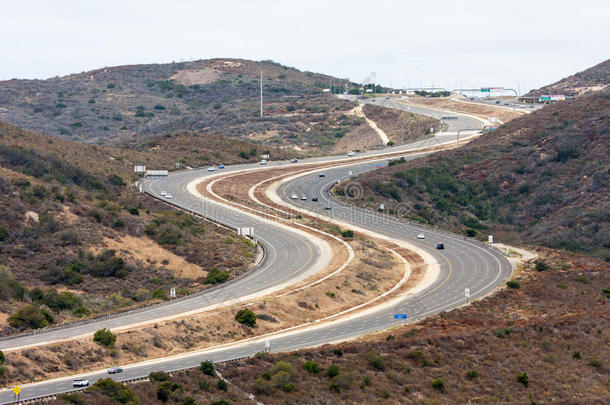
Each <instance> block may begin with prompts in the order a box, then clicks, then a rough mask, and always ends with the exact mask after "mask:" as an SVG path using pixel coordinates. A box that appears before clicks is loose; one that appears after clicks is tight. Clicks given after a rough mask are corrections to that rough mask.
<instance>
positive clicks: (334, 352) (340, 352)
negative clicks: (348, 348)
mask: <svg viewBox="0 0 610 405" xmlns="http://www.w3.org/2000/svg"><path fill="white" fill-rule="evenodd" d="M333 354H334V355H335V356H339V357H341V356H343V350H341V349H334V350H333Z"/></svg>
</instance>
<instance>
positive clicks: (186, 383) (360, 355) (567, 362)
mask: <svg viewBox="0 0 610 405" xmlns="http://www.w3.org/2000/svg"><path fill="white" fill-rule="evenodd" d="M545 260H546V261H545V263H546V264H548V265H549V267H550V269H549V270H546V271H536V270H534V266H533V265H529V266H528V267H527V268H526V269H525V270H524V271H523V272H522V273H521V274H520V276H519V277H518V280H519V282H520V284H521V288H520V289H504V290H501V291H499V292H498V293H497V294H496V295H494V296H492V297H489V298H486V299H484V300H482V301H478V302H475V303H473V304H472V305H470V306H468V307H465V308H462V309H459V310H455V311H452V312H451V313H446V314H443V315H440V316H436V317H433V318H430V319H427V320H424V321H422V322H420V323H419V324H417V325H412V326H408V327H398V328H397V329H395V330H391V331H388V332H386V333H384V334H382V335H375V336H371V337H368V338H365V339H363V340H361V341H358V342H350V343H344V344H340V345H335V346H324V347H321V348H316V349H311V350H302V351H299V352H295V353H287V354H274V355H271V356H257V357H256V358H253V359H249V360H245V361H241V362H237V363H230V364H226V365H222V366H221V367H219V368H220V371H221V373H222V375H223V376H224V377H225V378H227V379H228V380H229V381H230V382H231V383H232V384H231V385H230V386H231V387H234V386H237V387H238V388H240V389H241V390H243V391H245V392H247V393H254V394H255V395H256V396H257V399H258V400H260V401H262V402H263V403H265V404H270V405H273V404H292V403H301V404H320V403H333V404H334V403H342V404H343V403H345V404H372V403H390V404H404V403H418V404H419V403H422V404H424V403H426V404H464V403H468V401H469V400H470V401H472V403H476V404H490V403H519V404H521V403H523V404H526V403H527V404H529V403H533V402H536V403H546V402H547V401H549V400H550V399H551V398H552V399H553V400H555V401H559V403H579V404H580V403H582V404H585V403H586V404H602V403H604V400H605V399H604V398H608V395H610V388H609V386H608V370H610V352H609V351H608V339H610V335H609V332H608V328H607V321H606V320H607V318H608V316H610V311H609V307H608V305H609V304H608V303H609V299H610V295H609V294H610V291H608V289H606V290H603V288H604V287H603V286H607V285H608V282H609V281H610V278H609V277H610V274H609V273H608V272H607V271H605V270H606V267H607V266H606V264H605V263H604V262H602V261H600V260H598V259H592V258H588V257H579V256H574V255H568V254H565V253H560V254H558V253H556V252H549V256H548V257H546V258H545ZM337 350H340V351H341V353H340V354H341V355H338V354H337V353H338V352H337ZM305 361H314V362H316V363H317V364H318V365H319V367H320V371H319V372H318V373H310V372H307V371H306V370H305V369H304V363H305ZM333 364H334V365H336V366H337V367H338V371H339V373H338V375H337V376H335V377H329V376H328V371H329V369H330V368H331V365H333ZM471 370H474V371H476V373H477V374H476V376H475V374H473V373H471V374H470V377H469V376H468V374H467V373H468V372H469V371H471ZM521 373H526V374H527V376H528V384H527V386H526V385H524V384H523V383H521V382H518V381H517V376H518V375H519V374H521ZM201 380H205V381H207V382H209V383H211V384H212V386H213V385H214V380H213V379H211V378H210V377H207V376H204V375H203V374H202V372H201V371H199V370H197V369H191V370H187V371H184V372H179V373H176V374H175V375H174V376H173V377H172V381H174V382H176V383H178V384H181V389H180V390H177V391H176V393H175V397H174V399H172V400H170V401H169V402H168V403H169V404H181V403H182V401H183V399H184V398H185V397H187V396H192V397H193V398H195V399H197V400H199V401H205V400H206V399H217V398H225V399H229V400H230V399H231V398H234V399H235V400H237V401H238V402H240V401H244V399H243V398H244V394H241V393H236V392H235V390H234V389H233V388H232V389H231V392H230V393H229V394H225V393H224V392H221V391H218V390H216V389H215V388H211V389H209V390H208V391H207V392H206V391H205V390H202V389H200V388H199V387H200V386H199V381H201ZM435 380H442V381H443V383H444V388H443V389H442V390H439V389H436V388H433V385H432V383H433V381H435ZM159 385H160V384H159V383H148V382H147V383H142V384H136V385H132V386H130V387H131V389H132V390H133V391H134V392H136V393H137V394H138V395H139V397H140V400H141V401H142V403H154V398H155V393H156V387H158V386H159ZM80 395H82V399H84V400H85V401H87V402H92V401H94V400H95V401H97V400H98V398H99V394H90V393H84V394H79V396H80ZM229 402H231V401H229ZM56 403H58V404H59V403H62V402H60V401H57V402H56ZM96 403H97V402H96ZM202 403H206V402H202Z"/></svg>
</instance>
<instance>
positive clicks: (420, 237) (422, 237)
mask: <svg viewBox="0 0 610 405" xmlns="http://www.w3.org/2000/svg"><path fill="white" fill-rule="evenodd" d="M417 239H426V237H425V236H424V234H423V233H420V234H419V235H417Z"/></svg>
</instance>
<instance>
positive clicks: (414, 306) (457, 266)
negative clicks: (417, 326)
mask: <svg viewBox="0 0 610 405" xmlns="http://www.w3.org/2000/svg"><path fill="white" fill-rule="evenodd" d="M407 159H412V157H407ZM385 165H387V160H381V161H377V162H366V163H359V164H354V165H350V166H348V167H341V168H334V169H325V170H324V171H323V173H324V174H325V177H319V172H316V173H312V174H308V175H305V176H301V177H299V178H297V179H295V180H292V181H290V182H287V183H284V184H282V185H281V186H280V187H279V188H278V194H279V195H280V197H281V198H282V199H283V200H284V201H285V202H287V203H290V204H292V205H294V206H296V207H299V208H302V209H306V210H308V211H311V212H314V213H316V214H317V215H323V216H327V217H329V218H332V219H336V220H339V221H342V222H344V223H346V224H352V225H355V226H358V227H361V228H364V229H367V230H370V231H373V232H376V233H378V234H381V235H385V236H388V237H390V238H393V239H397V240H405V241H407V242H409V243H412V244H414V245H417V246H419V247H422V248H424V249H426V250H427V251H428V252H429V253H431V254H432V255H433V256H434V257H435V259H436V260H437V261H438V262H439V263H441V275H440V277H439V278H438V279H437V280H436V282H435V283H434V284H433V285H432V286H430V287H429V288H428V289H427V290H424V291H422V292H421V293H420V294H418V295H416V296H414V297H413V298H412V299H411V300H409V301H405V302H404V303H402V304H401V308H402V309H404V310H405V311H406V312H407V313H409V314H410V316H416V317H417V316H421V314H420V313H421V312H423V313H427V312H428V311H429V310H430V309H431V308H437V307H439V306H444V305H449V304H450V303H451V302H455V300H456V299H463V300H464V301H465V296H464V289H465V288H469V289H470V294H471V297H478V296H481V295H484V294H486V293H488V292H489V291H490V290H492V289H493V288H494V287H495V286H497V285H498V284H499V283H501V282H502V281H503V280H504V278H506V277H507V276H508V274H509V272H510V269H509V267H508V263H507V262H506V259H505V258H504V257H503V256H502V255H501V254H500V253H498V252H497V251H495V250H493V249H489V248H487V247H485V246H484V245H481V244H478V243H474V242H473V240H471V239H466V238H463V237H461V236H459V235H453V234H449V233H446V232H442V231H439V230H436V229H431V228H428V227H423V226H417V225H414V224H411V223H408V222H406V221H401V220H399V219H398V218H396V217H394V216H393V215H388V214H384V213H378V212H374V211H371V210H365V209H360V208H356V207H354V206H351V205H345V204H342V203H339V202H337V201H336V200H335V199H334V198H333V197H332V196H331V195H330V193H329V189H330V187H331V186H332V185H333V184H335V183H337V182H338V181H341V180H343V181H342V183H341V184H342V186H343V187H344V188H345V189H350V190H352V192H353V193H355V194H356V195H355V198H359V197H360V196H361V192H362V191H361V189H360V188H359V185H358V183H356V182H354V181H349V180H347V179H349V178H350V177H352V176H356V175H358V174H360V173H364V172H367V171H371V170H375V169H377V168H378V166H385ZM350 171H351V172H352V176H350V175H349V172H350ZM358 193H360V195H358ZM293 195H296V196H297V198H296V199H293V198H292V196H293ZM302 195H305V196H306V197H307V199H306V200H302V199H301V196H302ZM314 196H315V197H317V198H318V202H313V201H311V198H312V197H314ZM325 207H330V210H327V209H325ZM418 234H424V236H425V239H418V238H417V235H418ZM437 243H444V245H445V249H444V250H437V249H436V244H437ZM449 267H450V268H451V271H449ZM498 267H500V268H501V269H502V272H501V276H500V277H498V273H497V272H496V271H494V269H497V268H498ZM440 283H442V284H443V288H442V290H441V291H438V292H437V293H435V294H428V291H430V290H434V289H437V288H438V286H439V285H440Z"/></svg>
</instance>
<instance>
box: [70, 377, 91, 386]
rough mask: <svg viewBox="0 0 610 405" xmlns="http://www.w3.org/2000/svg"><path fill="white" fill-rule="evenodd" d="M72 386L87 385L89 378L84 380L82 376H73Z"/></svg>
mask: <svg viewBox="0 0 610 405" xmlns="http://www.w3.org/2000/svg"><path fill="white" fill-rule="evenodd" d="M72 386H73V387H88V386H89V380H85V379H84V378H75V379H74V380H72Z"/></svg>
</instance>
